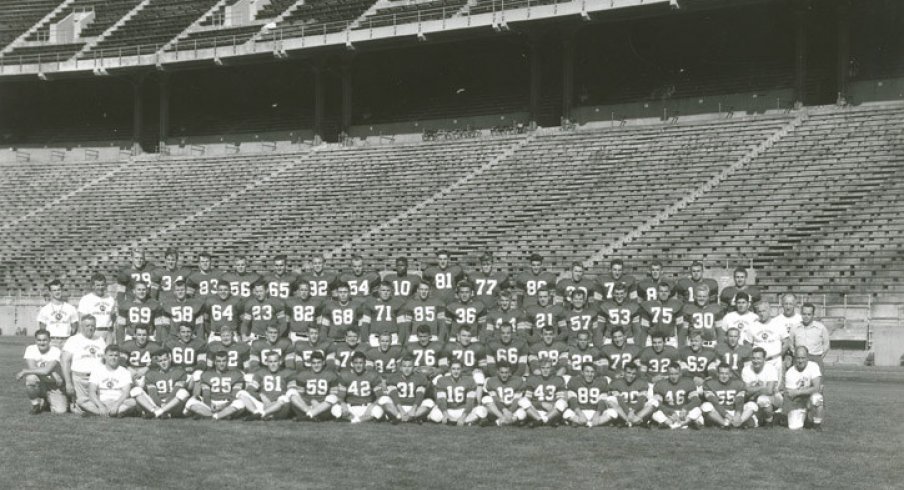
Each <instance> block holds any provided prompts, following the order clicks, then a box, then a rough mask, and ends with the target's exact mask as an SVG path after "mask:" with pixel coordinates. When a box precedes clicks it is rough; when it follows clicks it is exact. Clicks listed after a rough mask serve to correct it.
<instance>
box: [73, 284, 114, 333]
mask: <svg viewBox="0 0 904 490" xmlns="http://www.w3.org/2000/svg"><path fill="white" fill-rule="evenodd" d="M78 314H79V316H86V315H92V316H94V318H95V319H96V320H97V328H96V329H95V335H99V336H103V338H104V341H106V342H107V345H110V344H112V343H113V339H114V338H115V337H114V336H113V323H114V322H115V321H116V298H114V297H113V296H111V295H110V294H109V293H108V292H107V278H106V277H104V275H103V274H100V273H97V274H94V275H93V276H91V292H90V293H88V294H86V295H84V296H82V299H80V300H79V302H78Z"/></svg>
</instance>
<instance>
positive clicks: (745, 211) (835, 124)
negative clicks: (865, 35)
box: [613, 108, 904, 293]
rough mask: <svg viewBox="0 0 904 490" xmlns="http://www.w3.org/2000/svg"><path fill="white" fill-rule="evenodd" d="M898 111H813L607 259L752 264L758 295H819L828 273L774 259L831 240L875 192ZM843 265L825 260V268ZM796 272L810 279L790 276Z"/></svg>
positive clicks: (676, 266) (883, 177) (884, 172)
mask: <svg viewBox="0 0 904 490" xmlns="http://www.w3.org/2000/svg"><path fill="white" fill-rule="evenodd" d="M902 114H904V113H902V112H901V109H899V108H890V109H886V108H864V109H858V110H843V111H842V110H831V111H826V112H824V113H815V114H812V115H811V116H810V119H809V120H808V121H806V122H805V123H804V124H803V125H801V126H800V127H799V128H798V129H797V130H795V131H794V132H793V133H791V134H789V135H788V136H786V137H785V138H783V139H782V140H781V141H779V142H778V143H777V144H776V145H775V146H773V147H772V148H771V149H769V150H768V151H766V152H765V153H763V154H762V155H761V156H760V157H759V158H756V159H754V160H753V161H751V162H750V164H749V165H748V166H747V167H746V168H744V169H742V170H740V171H738V172H736V173H735V174H734V175H732V176H730V177H729V178H727V179H726V180H725V181H723V182H722V183H721V184H720V185H719V186H717V187H716V188H714V189H712V190H711V191H710V192H709V193H707V194H705V195H703V196H701V197H700V198H699V199H698V200H697V201H696V202H694V203H692V204H691V205H689V206H688V207H687V208H685V209H683V210H682V211H680V212H678V213H676V214H674V215H673V216H671V217H670V218H669V219H667V220H665V221H663V222H662V223H660V224H659V225H657V226H654V227H652V228H651V229H650V230H649V231H647V232H645V233H644V234H643V235H642V236H641V237H640V238H638V239H636V240H634V241H633V242H632V243H631V244H630V245H629V246H627V247H624V248H622V249H619V250H615V251H614V252H613V254H614V255H616V256H620V257H623V258H625V259H627V260H629V261H630V262H631V263H632V265H634V266H635V270H638V269H640V268H642V266H644V265H645V264H647V263H649V261H651V260H653V259H654V258H656V259H661V260H663V261H665V262H666V264H667V265H668V266H669V267H670V268H671V269H672V270H671V271H670V272H681V271H684V270H687V268H688V267H689V266H690V263H691V261H693V260H698V259H699V260H704V261H705V262H707V263H709V264H711V265H716V264H719V265H721V264H724V263H730V264H733V265H747V264H748V263H749V261H750V260H753V261H754V265H755V266H756V267H757V268H758V269H760V270H759V271H758V274H759V275H760V277H758V282H760V284H761V285H764V286H766V288H767V289H769V288H775V287H779V286H781V288H787V287H791V288H792V289H794V290H795V291H799V292H804V293H810V292H825V291H824V288H823V286H825V285H827V284H828V283H829V282H830V281H829V278H830V277H832V276H831V274H820V273H819V272H818V268H816V270H813V271H806V270H805V269H803V268H796V267H791V266H790V265H781V263H782V262H781V260H782V258H783V257H784V256H785V255H786V254H789V257H795V256H796V255H795V250H796V247H798V246H801V245H802V244H808V243H810V242H811V240H813V239H814V238H817V239H818V238H822V237H823V235H824V234H826V235H825V236H828V237H833V236H834V235H833V234H832V233H831V232H829V231H828V228H830V227H831V226H832V224H833V223H838V222H839V221H840V220H844V218H845V215H846V213H847V212H848V211H847V210H857V209H859V208H860V207H861V206H863V205H864V203H865V201H866V200H868V199H869V196H871V195H873V194H874V193H876V192H881V190H882V183H883V182H886V181H887V179H888V177H889V176H890V175H891V174H892V173H893V172H894V171H895V169H896V168H898V167H900V161H899V160H898V161H896V159H895V158H893V157H891V156H890V154H889V152H890V151H892V150H893V148H894V145H893V144H890V141H889V140H888V139H887V138H888V135H887V130H889V129H890V128H892V127H895V125H897V126H898V127H899V126H900V123H901V121H902V119H901V115H902ZM883 121H884V122H883ZM883 128H884V129H883ZM886 197H887V196H886ZM877 198H878V199H881V197H877ZM864 231H865V232H866V230H864ZM866 233H867V234H868V232H866ZM842 239H844V240H846V238H843V235H842ZM843 258H844V257H843V256H839V255H833V256H832V258H831V259H829V260H827V262H831V261H833V260H842V259H843ZM786 262H788V261H787V260H786ZM795 271H796V272H797V275H800V274H806V275H808V276H811V277H814V278H815V279H814V280H813V281H811V283H804V282H803V281H797V280H795V279H789V278H793V277H794V272H795ZM845 292H851V290H850V289H848V290H846V291H845Z"/></svg>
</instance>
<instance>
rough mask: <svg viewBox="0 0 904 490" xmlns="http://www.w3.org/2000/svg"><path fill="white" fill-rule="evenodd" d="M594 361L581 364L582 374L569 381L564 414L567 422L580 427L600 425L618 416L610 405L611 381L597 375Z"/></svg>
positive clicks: (563, 416)
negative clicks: (566, 405)
mask: <svg viewBox="0 0 904 490" xmlns="http://www.w3.org/2000/svg"><path fill="white" fill-rule="evenodd" d="M596 371H597V366H596V365H595V364H594V363H593V362H589V361H588V362H585V363H584V364H583V365H581V375H580V376H573V377H572V378H571V379H570V380H569V381H568V407H569V408H568V409H567V410H565V412H564V413H563V414H562V418H564V419H565V420H566V421H567V422H569V423H571V424H572V425H574V426H577V427H580V426H584V425H586V426H587V427H599V426H601V425H606V424H608V423H609V422H611V421H612V420H615V419H616V418H618V412H616V411H615V409H614V408H611V407H610V406H609V381H608V380H607V379H606V377H605V376H597V374H596Z"/></svg>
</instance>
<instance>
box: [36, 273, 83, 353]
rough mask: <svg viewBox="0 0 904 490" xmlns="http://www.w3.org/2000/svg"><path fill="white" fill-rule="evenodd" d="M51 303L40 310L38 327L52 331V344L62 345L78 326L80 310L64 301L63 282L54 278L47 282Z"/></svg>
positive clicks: (55, 345)
mask: <svg viewBox="0 0 904 490" xmlns="http://www.w3.org/2000/svg"><path fill="white" fill-rule="evenodd" d="M47 289H49V290H50V303H47V304H46V305H44V306H43V307H42V308H41V309H40V310H39V311H38V328H39V329H41V330H47V331H48V332H50V344H51V345H53V346H54V347H60V346H62V345H63V342H65V341H66V339H68V338H69V337H70V336H71V335H72V334H74V333H75V331H76V329H77V328H78V311H77V310H76V309H75V307H74V306H72V305H70V304H69V303H67V302H65V301H63V283H62V282H60V280H59V279H54V280H53V281H50V282H49V283H48V284H47Z"/></svg>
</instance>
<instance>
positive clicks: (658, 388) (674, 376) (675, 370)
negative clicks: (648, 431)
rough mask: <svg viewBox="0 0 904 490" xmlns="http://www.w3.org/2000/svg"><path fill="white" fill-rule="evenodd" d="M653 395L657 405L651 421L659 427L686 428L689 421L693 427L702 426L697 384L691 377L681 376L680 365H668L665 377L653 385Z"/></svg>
mask: <svg viewBox="0 0 904 490" xmlns="http://www.w3.org/2000/svg"><path fill="white" fill-rule="evenodd" d="M653 396H654V399H655V403H656V404H657V406H658V410H656V412H654V413H653V421H654V422H656V423H657V424H659V426H660V427H661V428H663V429H664V428H666V427H668V428H670V429H686V428H687V427H688V425H689V424H691V423H693V424H694V427H695V428H700V427H703V412H702V411H701V410H700V397H699V396H698V395H697V385H696V384H694V380H693V379H691V378H686V377H683V376H681V366H678V365H677V364H672V365H670V366H669V372H668V376H667V377H666V379H663V380H660V381H658V382H657V383H656V384H655V385H653Z"/></svg>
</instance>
